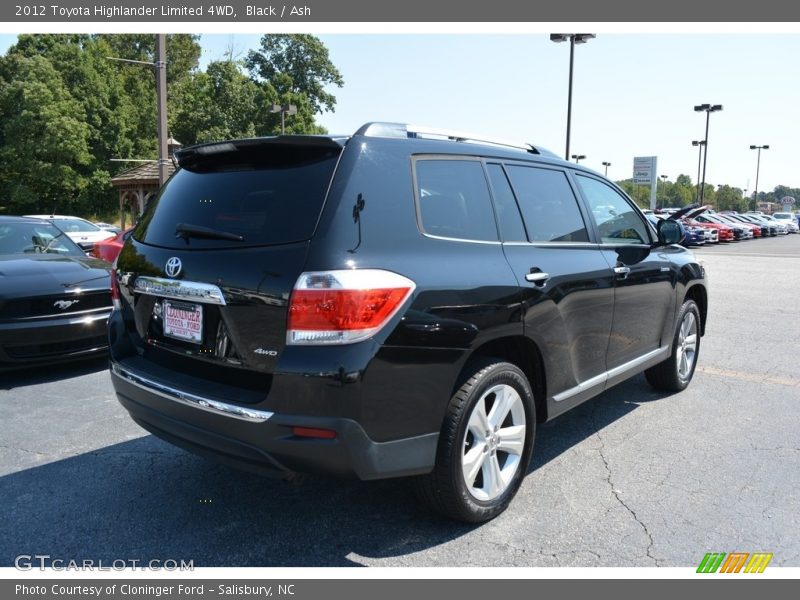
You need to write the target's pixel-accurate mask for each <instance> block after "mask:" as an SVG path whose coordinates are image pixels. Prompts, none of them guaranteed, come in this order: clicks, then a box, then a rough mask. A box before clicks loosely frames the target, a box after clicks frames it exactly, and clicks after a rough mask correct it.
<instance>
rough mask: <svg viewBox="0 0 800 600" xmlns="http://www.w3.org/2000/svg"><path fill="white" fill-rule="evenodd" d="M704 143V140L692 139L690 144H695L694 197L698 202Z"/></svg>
mask: <svg viewBox="0 0 800 600" xmlns="http://www.w3.org/2000/svg"><path fill="white" fill-rule="evenodd" d="M705 145H706V141H705V140H692V146H697V195H696V196H695V197H694V201H695V202H698V203H699V202H700V160H701V159H702V158H703V146H705Z"/></svg>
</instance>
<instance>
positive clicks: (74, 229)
mask: <svg viewBox="0 0 800 600" xmlns="http://www.w3.org/2000/svg"><path fill="white" fill-rule="evenodd" d="M25 216H26V217H33V218H35V219H44V220H45V221H50V222H51V223H52V224H53V225H55V226H56V227H58V228H59V229H60V230H61V231H63V232H64V233H66V234H67V236H68V237H69V238H70V239H71V240H72V241H73V242H75V243H76V244H78V246H80V247H81V250H83V251H84V252H89V251H90V250H91V249H92V248H94V245H95V244H96V243H97V242H102V241H103V240H108V239H111V238H113V237H115V236H116V234H115V233H113V232H111V231H107V230H105V229H100V228H99V227H98V226H97V225H95V224H94V223H91V222H89V221H87V220H86V219H81V218H80V217H69V216H66V215H25Z"/></svg>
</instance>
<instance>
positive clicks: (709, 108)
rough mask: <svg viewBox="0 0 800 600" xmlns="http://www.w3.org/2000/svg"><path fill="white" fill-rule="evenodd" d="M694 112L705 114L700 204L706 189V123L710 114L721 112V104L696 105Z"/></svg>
mask: <svg viewBox="0 0 800 600" xmlns="http://www.w3.org/2000/svg"><path fill="white" fill-rule="evenodd" d="M694 110H695V112H705V113H706V139H705V144H706V151H705V152H704V153H703V182H702V183H701V184H700V203H701V204H702V203H703V195H704V192H705V189H706V161H708V122H709V120H710V118H711V113H712V112H717V111H721V110H722V104H698V105H697V106H695V107H694Z"/></svg>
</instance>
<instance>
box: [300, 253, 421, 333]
mask: <svg viewBox="0 0 800 600" xmlns="http://www.w3.org/2000/svg"><path fill="white" fill-rule="evenodd" d="M415 287H416V286H415V285H414V282H413V281H411V280H410V279H408V278H406V277H403V276H402V275H398V274H397V273H392V272H391V271H381V270H378V269H354V270H350V271H320V272H313V273H303V274H302V275H300V277H299V278H298V280H297V283H296V284H295V286H294V290H293V291H292V297H291V300H290V301H289V322H288V326H287V331H286V343H287V344H351V343H353V342H358V341H361V340H363V339H366V338H368V337H370V336H371V335H373V334H375V333H376V332H377V331H378V330H380V328H381V327H383V326H384V325H385V324H386V323H387V322H388V321H389V320H390V319H391V318H392V317H393V316H394V315H395V314H396V313H397V311H398V310H399V309H400V307H401V306H402V305H403V303H404V302H405V301H406V299H407V298H408V297H409V296H410V295H411V293H412V292H413V291H414V288H415Z"/></svg>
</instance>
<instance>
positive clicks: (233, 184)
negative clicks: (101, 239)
mask: <svg viewBox="0 0 800 600" xmlns="http://www.w3.org/2000/svg"><path fill="white" fill-rule="evenodd" d="M338 154H339V153H338V151H332V150H329V149H326V148H316V147H306V146H290V145H282V144H273V145H262V146H252V147H242V148H234V151H231V152H222V153H219V154H208V155H201V156H199V157H198V158H197V159H196V160H195V161H194V162H191V163H189V164H188V165H187V166H185V167H183V168H182V169H180V170H179V171H178V172H177V173H175V175H174V176H173V177H172V179H170V180H169V182H168V183H167V185H166V186H165V187H164V189H163V190H162V192H161V194H160V195H159V196H158V197H157V198H156V199H154V200H153V201H152V202H150V204H149V206H148V209H147V210H146V211H145V214H144V216H143V217H142V219H141V221H140V223H139V225H138V226H137V228H136V230H135V233H134V237H135V238H136V239H137V240H140V241H143V242H145V243H147V244H154V245H157V246H163V247H166V248H186V247H187V242H186V241H184V240H183V239H181V238H176V237H175V227H176V225H177V224H178V223H185V224H187V225H192V226H197V227H201V228H206V229H210V230H213V231H215V232H222V233H231V234H234V235H236V236H241V237H242V238H243V239H242V240H241V241H232V240H230V239H218V238H213V237H211V236H195V237H192V238H191V240H190V241H189V242H188V247H189V248H192V249H202V248H220V247H235V248H241V247H245V246H261V245H271V244H285V243H289V242H296V241H302V240H307V239H309V238H310V237H311V235H312V234H313V232H314V227H315V226H316V223H317V220H318V218H319V214H320V211H321V209H322V203H323V201H324V199H325V193H326V191H327V189H328V185H329V183H330V181H331V177H332V175H333V170H334V168H335V167H336V160H337V157H338Z"/></svg>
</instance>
